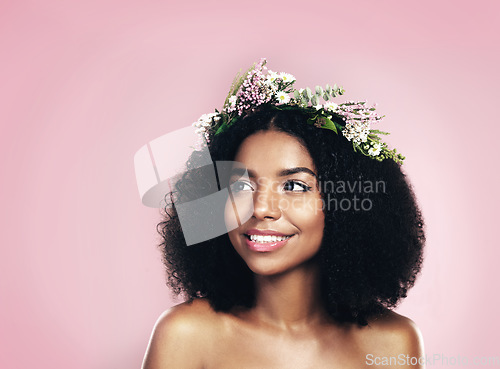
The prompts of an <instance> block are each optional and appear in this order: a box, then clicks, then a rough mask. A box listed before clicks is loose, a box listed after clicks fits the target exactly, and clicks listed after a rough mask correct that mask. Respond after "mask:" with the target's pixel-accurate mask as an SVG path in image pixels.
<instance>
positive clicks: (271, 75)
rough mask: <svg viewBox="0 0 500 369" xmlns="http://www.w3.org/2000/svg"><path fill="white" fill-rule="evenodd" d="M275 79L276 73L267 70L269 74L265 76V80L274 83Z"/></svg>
mask: <svg viewBox="0 0 500 369" xmlns="http://www.w3.org/2000/svg"><path fill="white" fill-rule="evenodd" d="M276 78H278V73H276V72H273V71H272V70H269V74H268V75H267V80H268V81H269V82H274V81H276Z"/></svg>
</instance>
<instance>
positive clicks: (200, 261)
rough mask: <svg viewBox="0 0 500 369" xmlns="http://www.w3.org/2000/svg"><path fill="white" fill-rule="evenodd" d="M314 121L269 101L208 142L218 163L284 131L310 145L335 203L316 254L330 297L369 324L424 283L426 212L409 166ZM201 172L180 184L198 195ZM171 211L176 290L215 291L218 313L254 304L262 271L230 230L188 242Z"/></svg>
mask: <svg viewBox="0 0 500 369" xmlns="http://www.w3.org/2000/svg"><path fill="white" fill-rule="evenodd" d="M307 119H308V116H307V115H306V114H304V113H303V112H301V111H300V110H290V111H287V110H279V109H277V108H276V107H271V106H262V107H260V108H259V109H257V110H255V111H253V112H250V113H247V114H246V116H244V117H242V118H240V119H239V120H238V121H237V122H236V123H235V124H233V125H232V126H230V127H229V128H228V129H227V130H226V131H224V132H222V133H219V134H217V135H213V134H212V135H211V140H210V142H209V145H208V148H209V150H210V154H211V156H212V160H214V161H223V160H226V161H227V160H233V159H234V157H235V156H236V153H237V150H238V148H239V146H240V145H241V143H242V142H243V141H244V140H245V138H247V137H249V136H250V135H252V134H254V133H256V132H258V131H262V130H269V129H274V130H278V131H282V132H285V133H287V134H289V135H291V136H293V137H296V138H297V139H298V140H299V141H300V142H301V143H302V144H303V145H304V146H305V147H306V148H307V149H308V151H309V154H310V155H311V157H312V159H313V162H314V164H315V167H316V170H317V175H318V179H319V181H320V182H321V183H322V185H321V186H320V190H321V191H322V196H323V200H324V201H323V202H324V204H325V209H324V212H325V227H324V234H323V242H322V245H321V247H320V250H319V252H318V255H317V257H316V259H317V261H318V263H319V267H320V278H321V280H320V283H321V286H320V288H321V296H322V299H323V302H324V305H325V307H326V310H327V312H328V313H329V315H330V316H331V317H332V318H333V319H335V320H336V321H338V322H353V323H357V324H360V325H366V324H367V320H368V318H370V317H373V316H375V315H377V314H379V313H381V312H382V311H384V310H385V309H387V308H393V307H395V306H396V305H397V304H398V302H400V300H401V299H402V298H404V297H406V294H407V291H408V289H409V288H411V287H412V286H413V285H414V283H415V279H416V276H417V275H418V274H419V272H420V270H421V266H422V258H423V246H424V243H425V235H424V225H423V219H422V215H421V212H420V210H419V208H418V206H417V203H416V199H415V196H414V193H413V191H412V188H411V186H410V184H409V182H408V179H407V177H406V175H405V174H404V173H403V172H402V170H401V166H400V165H399V164H397V163H395V162H394V161H393V160H390V159H387V160H383V161H377V160H374V159H371V158H369V157H366V156H364V155H362V154H360V153H358V152H355V151H354V150H353V146H352V143H351V142H349V141H348V140H347V139H346V138H345V137H343V136H342V134H341V133H339V134H336V133H335V132H333V131H330V130H328V129H323V128H318V127H315V126H313V125H312V124H309V123H307ZM196 156H197V153H196V152H195V153H194V154H193V155H192V156H191V159H190V161H191V162H195V161H196ZM191 166H193V165H191ZM189 167H190V163H189V162H188V168H189ZM196 176H197V177H199V176H200V173H199V172H197V171H196V170H192V171H188V172H186V173H185V174H184V176H183V177H182V178H181V179H180V180H179V181H178V182H177V185H176V189H177V191H178V192H179V193H181V194H182V193H184V194H186V193H192V192H194V193H196V189H194V191H193V188H192V187H193V186H195V183H197V185H198V184H199V178H196V179H195V180H194V179H193V177H196ZM328 184H329V185H328ZM197 185H196V186H197ZM356 198H357V199H358V201H357V205H356V201H355V199H356ZM362 200H363V203H361V201H362ZM165 210H166V211H165V218H164V219H163V221H162V222H161V223H159V224H158V231H159V233H160V235H161V236H162V238H163V242H162V243H161V245H160V247H161V250H162V252H163V257H164V259H163V260H164V264H165V266H166V270H167V284H168V285H169V286H170V287H171V288H172V290H173V291H174V293H176V294H182V295H184V296H185V297H187V298H188V299H194V298H200V297H203V298H206V299H207V300H208V301H209V302H210V304H211V306H212V308H213V309H215V310H216V311H229V310H230V309H232V308H234V307H238V306H243V307H252V306H254V304H255V286H254V278H253V272H252V271H251V270H250V269H249V268H248V267H247V265H246V264H245V262H244V261H243V260H242V259H241V257H240V256H239V255H238V254H237V253H236V251H235V250H234V248H233V247H232V245H231V242H230V240H229V237H228V235H227V234H224V235H222V236H219V237H217V238H214V239H211V240H209V241H205V242H202V243H199V244H196V245H192V246H186V243H185V240H184V237H183V234H182V229H181V226H180V222H179V218H178V215H177V212H176V210H175V204H174V205H173V206H172V207H170V208H167V209H165Z"/></svg>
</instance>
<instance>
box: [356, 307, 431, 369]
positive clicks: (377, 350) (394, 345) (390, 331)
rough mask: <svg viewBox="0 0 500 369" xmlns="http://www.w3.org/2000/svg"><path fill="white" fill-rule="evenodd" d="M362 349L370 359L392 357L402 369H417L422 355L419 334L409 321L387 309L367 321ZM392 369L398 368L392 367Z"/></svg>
mask: <svg viewBox="0 0 500 369" xmlns="http://www.w3.org/2000/svg"><path fill="white" fill-rule="evenodd" d="M362 331H363V333H362V334H361V335H360V336H361V341H362V346H363V347H364V349H365V351H366V352H367V358H368V355H370V357H371V358H372V359H374V360H375V359H376V358H380V359H382V358H395V359H394V361H395V362H396V363H398V364H403V361H404V362H405V364H404V365H402V367H406V368H408V366H410V367H412V368H419V367H422V368H423V366H419V364H418V359H419V358H423V356H424V343H423V339H422V334H421V332H420V329H419V328H418V327H417V325H416V324H415V323H414V322H413V321H412V320H411V319H409V318H407V317H405V316H403V315H400V314H397V313H395V312H393V311H390V310H387V311H386V312H385V313H384V314H382V315H380V316H378V317H376V318H373V319H371V320H369V321H368V326H367V327H365V328H363V329H362ZM413 364H416V365H413ZM394 367H398V366H397V365H395V366H394Z"/></svg>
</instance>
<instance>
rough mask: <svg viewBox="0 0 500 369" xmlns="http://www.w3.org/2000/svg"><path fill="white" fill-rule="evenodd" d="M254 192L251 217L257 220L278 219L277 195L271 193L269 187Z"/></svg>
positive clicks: (271, 190)
mask: <svg viewBox="0 0 500 369" xmlns="http://www.w3.org/2000/svg"><path fill="white" fill-rule="evenodd" d="M266 187H267V188H264V189H261V190H258V191H256V193H255V195H254V196H255V197H254V205H253V208H254V211H253V215H254V217H255V218H257V219H258V220H265V219H274V220H276V219H279V218H280V217H281V208H280V204H279V200H280V198H279V194H278V193H277V192H276V191H273V189H272V188H271V186H266Z"/></svg>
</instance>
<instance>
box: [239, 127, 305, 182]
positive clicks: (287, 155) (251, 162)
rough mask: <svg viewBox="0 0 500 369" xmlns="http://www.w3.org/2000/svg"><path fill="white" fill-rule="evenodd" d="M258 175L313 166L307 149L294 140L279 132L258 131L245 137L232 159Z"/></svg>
mask: <svg viewBox="0 0 500 369" xmlns="http://www.w3.org/2000/svg"><path fill="white" fill-rule="evenodd" d="M234 160H235V161H238V162H240V163H243V164H245V166H246V167H247V168H248V169H252V170H254V171H256V172H257V173H259V174H265V173H274V172H276V171H278V170H279V169H285V168H293V167H307V168H309V169H311V170H313V171H315V166H314V162H313V159H312V157H311V155H310V154H309V151H308V150H307V148H306V147H305V146H304V145H303V144H302V143H301V142H300V141H299V140H298V139H297V138H296V137H293V136H291V135H289V134H287V133H284V132H279V131H274V130H270V131H259V132H257V133H254V134H253V135H251V136H249V137H247V138H246V139H245V140H244V141H243V142H242V144H241V145H240V147H239V149H238V152H237V153H236V157H235V159H234Z"/></svg>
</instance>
